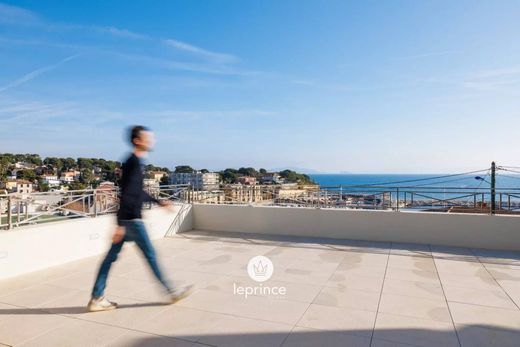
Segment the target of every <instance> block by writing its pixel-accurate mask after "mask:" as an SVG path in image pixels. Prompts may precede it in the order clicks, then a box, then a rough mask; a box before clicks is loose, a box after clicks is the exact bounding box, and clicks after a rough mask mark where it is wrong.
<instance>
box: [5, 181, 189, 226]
mask: <svg viewBox="0 0 520 347" xmlns="http://www.w3.org/2000/svg"><path fill="white" fill-rule="evenodd" d="M187 189H189V186H188V185H166V186H159V187H146V188H145V190H147V191H148V193H149V194H150V195H152V196H154V197H156V198H158V199H168V200H171V201H174V202H179V201H183V200H182V199H183V196H184V194H183V193H182V192H183V191H185V190H187ZM150 206H151V204H150V205H148V207H150ZM118 207H119V190H118V188H117V187H114V188H106V187H104V188H100V189H85V190H69V191H51V192H34V193H27V194H24V193H11V194H1V195H0V230H5V229H7V230H10V229H13V228H15V227H20V226H24V225H32V224H37V223H47V222H52V221H59V220H66V219H73V218H85V217H97V216H101V215H106V214H111V213H115V212H117V209H118Z"/></svg>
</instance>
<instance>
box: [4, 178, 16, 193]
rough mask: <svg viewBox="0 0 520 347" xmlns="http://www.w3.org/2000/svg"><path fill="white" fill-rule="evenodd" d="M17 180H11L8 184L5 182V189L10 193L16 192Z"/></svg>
mask: <svg viewBox="0 0 520 347" xmlns="http://www.w3.org/2000/svg"><path fill="white" fill-rule="evenodd" d="M16 185H17V180H16V179H12V178H9V179H8V180H7V182H5V189H6V190H7V191H9V192H11V191H14V190H16Z"/></svg>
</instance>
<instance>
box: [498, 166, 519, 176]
mask: <svg viewBox="0 0 520 347" xmlns="http://www.w3.org/2000/svg"><path fill="white" fill-rule="evenodd" d="M498 169H499V170H502V171H509V172H514V173H518V174H520V171H516V170H510V169H504V166H500V167H499V168H498Z"/></svg>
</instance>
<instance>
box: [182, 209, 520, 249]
mask: <svg viewBox="0 0 520 347" xmlns="http://www.w3.org/2000/svg"><path fill="white" fill-rule="evenodd" d="M192 223H193V228H194V229H195V230H206V231H232V232H243V233H259V234H276V235H293V236H313V237H327V238H340V239H353V240H367V241H391V242H411V243H421V244H435V245H446V246H457V247H470V248H488V249H501V250H520V217H515V216H490V215H474V214H471V215H469V214H451V213H417V212H415V213H414V212H393V211H366V210H343V209H316V208H291V207H260V206H239V205H210V204H195V205H194V206H193V221H192Z"/></svg>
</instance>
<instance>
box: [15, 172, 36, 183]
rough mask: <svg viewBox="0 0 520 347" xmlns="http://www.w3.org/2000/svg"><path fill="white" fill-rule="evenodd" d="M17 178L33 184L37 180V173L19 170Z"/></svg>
mask: <svg viewBox="0 0 520 347" xmlns="http://www.w3.org/2000/svg"><path fill="white" fill-rule="evenodd" d="M16 178H18V179H20V180H28V181H31V182H33V181H34V180H35V179H36V173H35V172H34V170H29V169H23V170H18V172H17V173H16Z"/></svg>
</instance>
